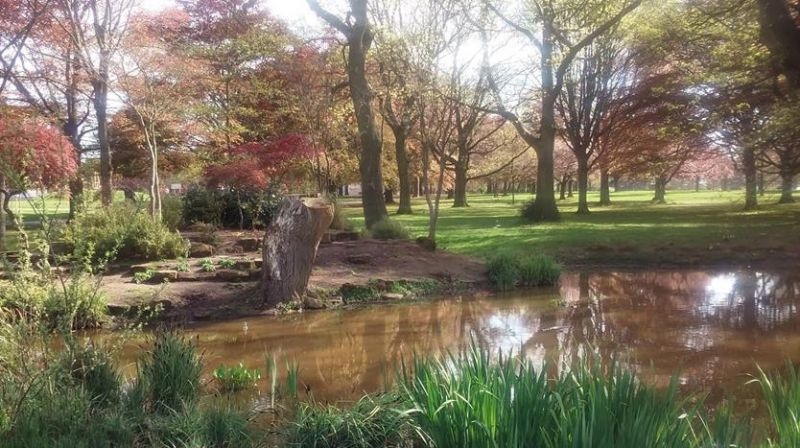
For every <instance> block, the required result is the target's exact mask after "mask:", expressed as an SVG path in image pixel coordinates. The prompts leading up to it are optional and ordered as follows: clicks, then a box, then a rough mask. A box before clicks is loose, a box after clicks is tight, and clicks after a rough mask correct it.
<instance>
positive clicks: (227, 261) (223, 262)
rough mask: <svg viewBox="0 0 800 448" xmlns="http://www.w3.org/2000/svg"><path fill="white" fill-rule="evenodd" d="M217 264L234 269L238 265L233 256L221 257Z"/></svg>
mask: <svg viewBox="0 0 800 448" xmlns="http://www.w3.org/2000/svg"><path fill="white" fill-rule="evenodd" d="M217 264H218V265H219V267H221V268H223V269H233V267H234V266H236V260H234V259H232V258H221V259H220V260H219V261H218V262H217Z"/></svg>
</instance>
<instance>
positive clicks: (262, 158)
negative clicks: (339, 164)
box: [205, 134, 313, 227]
mask: <svg viewBox="0 0 800 448" xmlns="http://www.w3.org/2000/svg"><path fill="white" fill-rule="evenodd" d="M312 152H313V148H311V147H310V146H309V145H308V142H307V140H306V139H305V138H304V137H303V136H301V135H297V134H290V135H287V136H285V137H282V138H280V139H277V140H275V141H272V142H264V143H245V144H243V145H239V146H236V147H234V148H232V150H231V152H230V157H229V159H228V160H227V161H225V162H224V163H219V164H215V165H211V166H209V167H208V168H207V169H206V173H205V178H206V182H207V183H208V185H209V186H212V187H218V186H225V187H228V188H230V189H232V190H233V191H234V192H235V193H236V194H237V198H238V199H239V219H240V220H239V226H240V227H242V226H243V225H244V210H243V209H242V202H241V193H242V192H246V191H253V190H265V189H267V188H268V187H270V186H278V185H279V184H280V183H281V181H282V180H283V176H285V175H286V174H287V173H288V172H289V170H290V168H291V167H292V165H293V164H295V163H298V162H299V161H301V160H302V159H303V158H306V157H309V156H311V153H312Z"/></svg>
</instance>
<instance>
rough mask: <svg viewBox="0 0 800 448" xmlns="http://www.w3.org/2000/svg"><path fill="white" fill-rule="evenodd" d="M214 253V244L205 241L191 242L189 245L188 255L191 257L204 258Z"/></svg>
mask: <svg viewBox="0 0 800 448" xmlns="http://www.w3.org/2000/svg"><path fill="white" fill-rule="evenodd" d="M212 255H214V246H212V245H210V244H205V243H195V242H193V243H192V244H191V246H189V257H191V258H205V257H210V256H212Z"/></svg>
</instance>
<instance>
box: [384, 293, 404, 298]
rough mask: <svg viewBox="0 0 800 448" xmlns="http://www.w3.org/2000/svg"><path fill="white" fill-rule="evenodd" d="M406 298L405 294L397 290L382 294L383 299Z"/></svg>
mask: <svg viewBox="0 0 800 448" xmlns="http://www.w3.org/2000/svg"><path fill="white" fill-rule="evenodd" d="M404 298H405V296H404V295H402V294H400V293H396V292H385V293H383V294H381V299H382V300H403V299H404Z"/></svg>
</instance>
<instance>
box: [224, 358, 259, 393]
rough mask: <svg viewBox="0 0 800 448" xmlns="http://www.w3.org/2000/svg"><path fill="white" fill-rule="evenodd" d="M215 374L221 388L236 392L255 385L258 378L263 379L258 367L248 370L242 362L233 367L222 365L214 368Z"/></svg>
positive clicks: (225, 390)
mask: <svg viewBox="0 0 800 448" xmlns="http://www.w3.org/2000/svg"><path fill="white" fill-rule="evenodd" d="M213 376H214V379H215V380H217V384H218V385H219V388H220V390H222V391H223V392H236V391H239V390H243V389H247V388H250V387H255V385H256V383H257V382H258V380H260V379H261V372H259V371H258V369H253V370H248V369H247V368H245V366H244V365H243V364H242V363H239V364H238V365H236V366H232V367H226V366H224V365H221V366H219V367H217V368H216V369H214V373H213Z"/></svg>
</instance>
